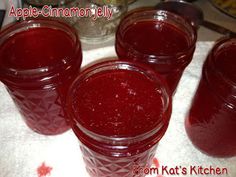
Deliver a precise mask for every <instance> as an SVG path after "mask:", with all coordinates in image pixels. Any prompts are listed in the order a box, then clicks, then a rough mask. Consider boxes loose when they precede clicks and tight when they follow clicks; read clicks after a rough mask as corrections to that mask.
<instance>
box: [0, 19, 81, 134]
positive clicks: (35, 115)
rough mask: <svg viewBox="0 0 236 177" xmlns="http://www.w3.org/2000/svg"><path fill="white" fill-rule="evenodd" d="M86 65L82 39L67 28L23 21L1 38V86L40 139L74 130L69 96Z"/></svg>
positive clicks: (48, 21) (53, 23) (40, 22)
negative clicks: (69, 120)
mask: <svg viewBox="0 0 236 177" xmlns="http://www.w3.org/2000/svg"><path fill="white" fill-rule="evenodd" d="M81 62H82V54H81V45H80V41H79V39H78V36H77V35H76V32H75V30H74V29H73V28H71V27H70V26H68V25H66V24H64V23H61V22H58V21H53V20H46V19H44V20H43V19H42V20H36V19H35V20H29V21H22V22H18V23H15V24H13V25H11V26H9V27H7V28H5V29H4V30H2V31H1V33H0V80H1V81H2V82H3V83H4V84H5V86H6V88H7V90H8V92H9V94H10V96H11V97H12V99H13V100H14V102H15V104H16V106H17V108H18V109H19V111H20V113H21V114H22V116H23V118H24V120H25V122H26V124H27V125H28V126H29V127H30V128H31V129H32V130H33V131H35V132H37V133H40V134H45V135H55V134H59V133H62V132H64V131H66V130H68V129H69V126H68V123H67V122H66V118H67V116H66V112H65V100H66V93H67V89H68V86H69V85H70V84H71V82H72V80H74V78H75V77H76V76H77V74H78V73H79V71H80V65H81Z"/></svg>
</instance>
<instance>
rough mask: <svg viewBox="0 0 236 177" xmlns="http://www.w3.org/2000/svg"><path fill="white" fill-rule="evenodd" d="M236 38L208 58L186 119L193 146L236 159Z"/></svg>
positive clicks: (223, 42)
mask: <svg viewBox="0 0 236 177" xmlns="http://www.w3.org/2000/svg"><path fill="white" fill-rule="evenodd" d="M235 59H236V38H234V39H222V40H220V41H218V42H217V43H216V44H215V46H214V47H213V49H212V50H211V52H210V53H209V55H208V58H207V60H206V61H205V63H204V67H203V70H202V78H201V80H200V84H199V86H198V89H197V91H196V94H195V97H194V99H193V101H192V106H191V109H190V111H189V114H188V116H187V118H186V122H185V127H186V131H187V134H188V136H189V138H190V140H191V141H192V143H193V144H194V145H195V146H196V147H197V148H198V149H200V150H201V151H202V152H204V153H206V154H208V155H212V156H216V157H230V156H235V155H236V136H235V133H236V70H235V68H236V60H235Z"/></svg>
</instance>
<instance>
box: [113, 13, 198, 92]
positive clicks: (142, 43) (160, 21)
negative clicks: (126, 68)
mask: <svg viewBox="0 0 236 177" xmlns="http://www.w3.org/2000/svg"><path fill="white" fill-rule="evenodd" d="M196 38H197V35H196V31H195V29H194V28H193V27H192V26H191V24H189V23H188V22H187V21H185V20H184V19H183V18H181V17H179V16H177V15H174V14H171V13H169V12H166V11H156V10H141V11H140V10H139V11H134V12H133V13H130V14H128V15H127V16H126V17H125V18H124V19H123V20H122V21H121V24H120V26H119V28H118V30H117V34H116V52H117V54H118V56H119V57H121V58H126V59H128V60H134V61H139V62H142V63H146V64H148V65H149V66H151V67H152V68H154V69H155V70H156V71H157V72H158V73H160V74H161V75H162V76H163V78H164V79H165V80H166V82H167V83H168V85H169V87H170V90H171V91H172V93H173V92H174V91H175V89H176V87H177V85H178V82H179V80H180V78H181V75H182V73H183V71H184V69H185V67H186V66H187V65H188V64H189V63H190V62H191V60H192V56H193V52H194V50H195V43H196Z"/></svg>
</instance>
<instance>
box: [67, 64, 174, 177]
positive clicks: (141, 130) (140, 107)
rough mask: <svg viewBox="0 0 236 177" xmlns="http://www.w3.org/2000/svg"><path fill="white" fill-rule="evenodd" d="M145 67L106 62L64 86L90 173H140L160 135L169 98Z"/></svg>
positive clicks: (105, 176)
mask: <svg viewBox="0 0 236 177" xmlns="http://www.w3.org/2000/svg"><path fill="white" fill-rule="evenodd" d="M166 87H167V86H166V84H165V82H163V81H162V80H161V79H160V76H159V75H157V74H156V73H155V71H153V70H151V69H150V68H149V67H146V66H143V65H140V64H135V63H131V62H126V61H115V60H114V61H106V62H102V63H98V64H95V65H93V66H90V67H89V68H87V69H86V70H84V71H83V72H82V73H81V74H80V75H79V76H78V78H77V79H76V80H75V82H74V83H73V84H72V87H71V88H70V90H69V96H68V113H69V115H70V120H71V126H72V129H73V131H74V132H75V134H76V135H77V137H78V139H79V140H80V142H81V150H82V153H83V159H84V161H85V164H86V169H87V171H88V173H89V174H90V176H91V177H130V176H139V177H141V176H144V174H142V173H139V171H137V167H139V168H143V167H146V166H150V165H151V162H152V158H153V157H154V154H155V150H156V146H157V143H158V142H159V140H160V139H161V138H162V136H163V135H164V133H165V131H166V129H167V127H168V123H169V119H170V115H171V97H170V95H169V93H168V91H167V89H166Z"/></svg>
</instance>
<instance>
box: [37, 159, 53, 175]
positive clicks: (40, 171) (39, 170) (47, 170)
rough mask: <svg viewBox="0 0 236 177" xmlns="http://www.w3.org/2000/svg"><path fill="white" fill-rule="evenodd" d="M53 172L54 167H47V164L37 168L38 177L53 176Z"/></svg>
mask: <svg viewBox="0 0 236 177" xmlns="http://www.w3.org/2000/svg"><path fill="white" fill-rule="evenodd" d="M51 171H52V167H49V166H46V165H45V162H43V163H42V165H40V166H39V167H38V168H37V173H38V177H46V176H47V175H50V174H51Z"/></svg>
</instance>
